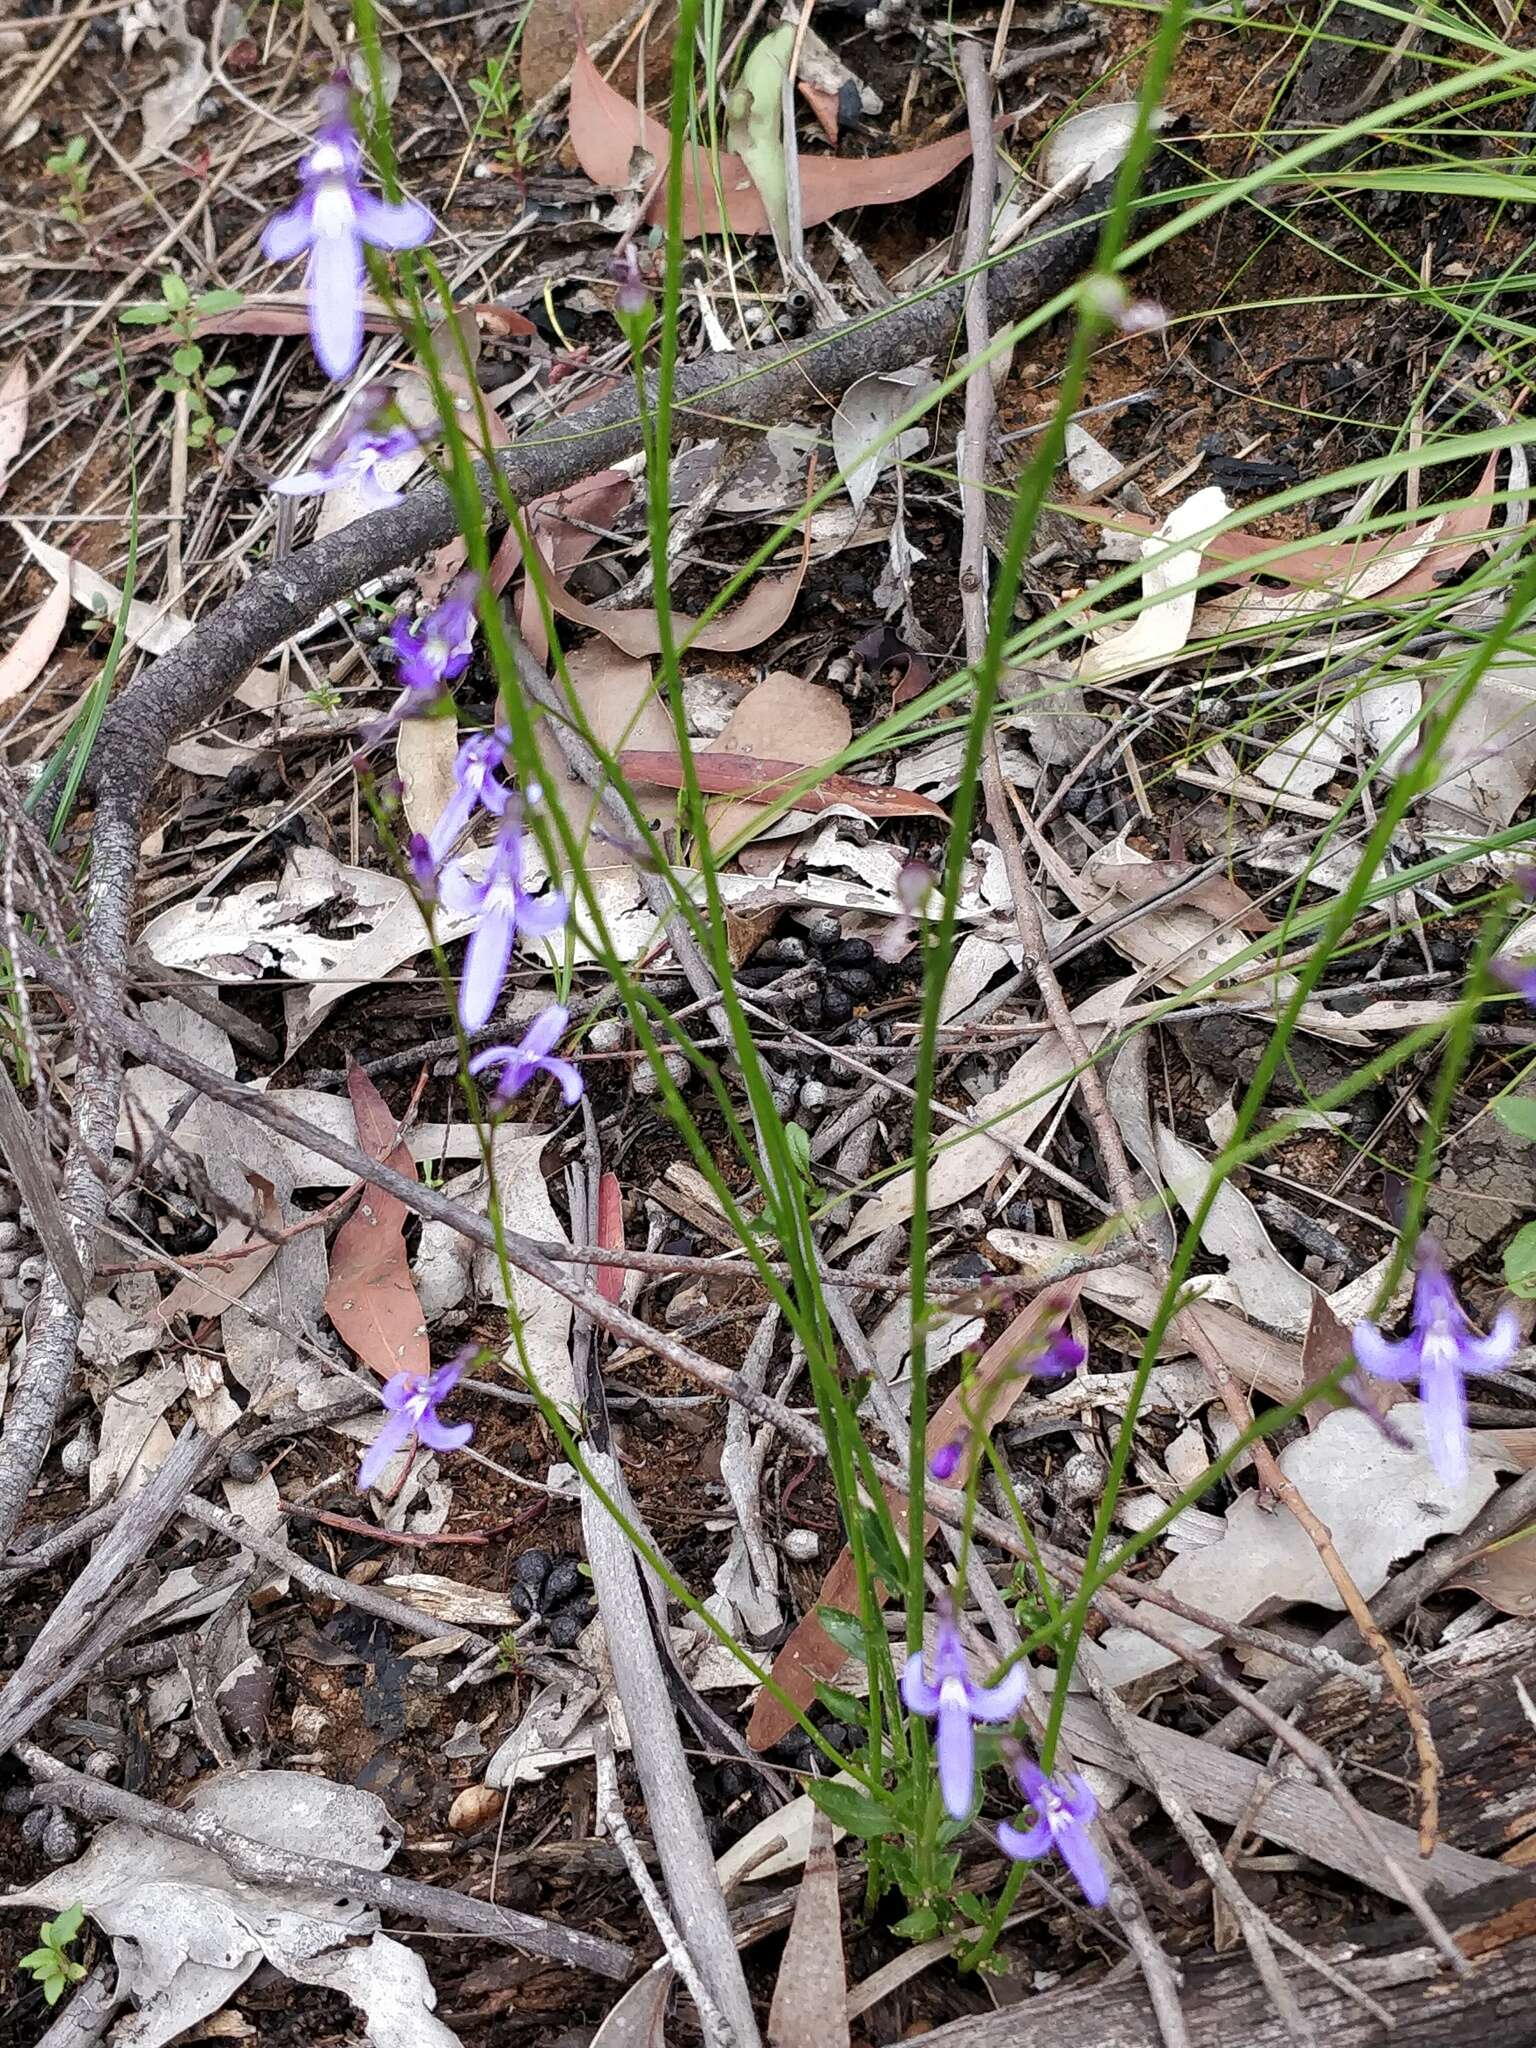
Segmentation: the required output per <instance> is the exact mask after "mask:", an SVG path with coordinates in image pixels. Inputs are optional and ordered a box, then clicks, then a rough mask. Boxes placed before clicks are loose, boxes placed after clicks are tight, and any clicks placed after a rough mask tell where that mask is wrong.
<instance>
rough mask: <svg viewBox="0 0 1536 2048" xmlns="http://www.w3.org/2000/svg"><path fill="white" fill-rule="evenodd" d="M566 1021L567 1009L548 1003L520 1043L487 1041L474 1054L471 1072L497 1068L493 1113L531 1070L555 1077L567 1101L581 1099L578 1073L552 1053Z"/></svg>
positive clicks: (520, 1086)
mask: <svg viewBox="0 0 1536 2048" xmlns="http://www.w3.org/2000/svg"><path fill="white" fill-rule="evenodd" d="M570 1021H571V1013H570V1011H569V1010H566V1009H562V1008H561V1006H560V1004H559V1003H551V1004H550V1006H549V1008H548V1009H547V1010H541V1011H540V1012H539V1014H538V1016H537V1017H535V1018H534V1020H533V1022H532V1023H531V1024H530V1025H529V1026H528V1029H527V1031H526V1032H525V1033H524V1034H523V1038H522V1042H521V1044H519V1045H488V1046H487V1047H486V1048H485V1051H484V1052H477V1053H476V1054H475V1056H474V1058H473V1059H472V1060H471V1061H470V1063H469V1071H470V1072H471V1073H472V1074H476V1075H478V1074H483V1073H484V1072H485V1071H486V1069H487V1068H488V1067H500V1069H501V1079H500V1080H499V1081H498V1082H497V1083H496V1089H495V1093H494V1094H493V1095H492V1096H491V1110H492V1113H493V1114H494V1113H495V1112H496V1111H497V1110H501V1109H505V1108H506V1106H507V1104H508V1103H509V1102H510V1101H511V1100H512V1098H513V1096H514V1095H516V1094H518V1093H519V1092H520V1091H521V1090H522V1089H524V1088H526V1087H527V1085H528V1083H529V1082H530V1081H531V1080H532V1079H533V1077H534V1075H535V1074H548V1075H549V1077H550V1079H551V1080H554V1081H558V1082H559V1083H560V1093H561V1094H562V1095H563V1096H564V1097H565V1099H566V1102H567V1104H569V1103H572V1102H577V1101H579V1100H580V1099H581V1087H582V1082H581V1076H580V1074H578V1073H577V1071H576V1069H575V1068H574V1067H573V1066H572V1065H571V1063H570V1061H569V1060H562V1059H557V1058H556V1057H555V1054H554V1048H555V1046H557V1045H558V1044H559V1043H560V1040H561V1039H562V1038H563V1037H564V1036H565V1028H566V1026H567V1025H568V1024H569V1023H570Z"/></svg>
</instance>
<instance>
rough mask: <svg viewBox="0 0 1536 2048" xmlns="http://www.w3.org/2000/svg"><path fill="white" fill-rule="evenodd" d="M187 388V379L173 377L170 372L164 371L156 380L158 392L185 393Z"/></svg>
mask: <svg viewBox="0 0 1536 2048" xmlns="http://www.w3.org/2000/svg"><path fill="white" fill-rule="evenodd" d="M186 388H187V380H186V378H185V377H173V376H172V375H171V374H170V372H169V371H168V370H163V371H162V372H161V373H160V375H159V376H158V377H157V378H156V379H155V389H156V390H157V391H185V390H186Z"/></svg>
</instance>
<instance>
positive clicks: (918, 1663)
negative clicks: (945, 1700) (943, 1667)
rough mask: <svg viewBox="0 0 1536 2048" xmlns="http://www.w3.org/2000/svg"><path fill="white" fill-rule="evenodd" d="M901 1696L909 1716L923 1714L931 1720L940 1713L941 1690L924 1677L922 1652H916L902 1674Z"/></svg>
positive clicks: (909, 1659) (907, 1662) (908, 1660)
mask: <svg viewBox="0 0 1536 2048" xmlns="http://www.w3.org/2000/svg"><path fill="white" fill-rule="evenodd" d="M901 1696H902V1699H903V1700H904V1701H905V1702H906V1707H907V1712H908V1713H909V1714H922V1715H924V1716H926V1717H927V1718H928V1719H929V1720H931V1719H932V1718H933V1716H934V1715H935V1714H936V1713H937V1712H938V1711H939V1688H938V1687H937V1686H936V1685H932V1684H930V1683H929V1681H928V1679H927V1678H925V1677H924V1675H923V1653H922V1651H921V1650H914V1651H913V1652H912V1655H911V1656H910V1657H909V1658H908V1659H907V1661H906V1665H905V1667H904V1669H903V1671H902V1674H901Z"/></svg>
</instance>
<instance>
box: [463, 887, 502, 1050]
mask: <svg viewBox="0 0 1536 2048" xmlns="http://www.w3.org/2000/svg"><path fill="white" fill-rule="evenodd" d="M511 958H512V919H511V918H510V917H509V916H508V914H507V913H506V911H504V910H497V909H490V910H487V911H486V912H485V914H484V915H483V916H482V918H481V919H480V922H479V924H477V925H476V926H475V929H474V930H473V932H471V933H470V937H469V946H468V949H467V950H466V952H465V954H464V978H463V980H462V981H461V982H460V984H459V1022H460V1023H461V1024H462V1025H463V1026H464V1029H465V1030H466V1031H478V1030H479V1029H480V1027H481V1026H482V1025H483V1024H488V1023H489V1022H490V1020H491V1016H492V1014H493V1013H494V1011H495V1008H496V1003H497V999H498V997H499V996H500V995H501V988H502V983H503V982H504V981H505V980H506V978H507V966H508V963H509V962H510V961H511Z"/></svg>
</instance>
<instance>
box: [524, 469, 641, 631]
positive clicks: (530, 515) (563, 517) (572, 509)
mask: <svg viewBox="0 0 1536 2048" xmlns="http://www.w3.org/2000/svg"><path fill="white" fill-rule="evenodd" d="M634 489H635V483H634V478H633V477H629V476H626V475H625V474H624V472H623V470H621V469H600V470H599V471H598V472H597V474H596V475H595V476H588V477H583V478H582V480H581V482H580V483H577V484H572V485H571V486H570V488H569V489H568V490H564V491H552V492H550V494H549V495H548V497H544V498H536V499H535V500H534V502H533V503H532V504H531V505H530V506H529V507H528V512H527V523H528V529H529V531H530V532H531V533H532V534H533V536H534V539H535V541H536V542H537V544H538V549H539V557H540V560H541V561H542V562H543V563H544V564H545V565H546V576H545V581H546V583H549V582H554V581H558V582H559V583H560V587H561V589H562V590H564V587H565V583H564V579H565V578H566V577H567V576H568V575H569V574H570V573H571V571H572V570H573V569H574V568H575V567H576V565H577V563H578V562H584V561H585V560H586V558H587V556H588V555H590V554H591V552H592V550H593V549H594V548H595V547H596V546H597V543H598V538H599V537H598V535H597V534H595V533H592V532H589V531H588V530H587V529H588V528H590V527H594V526H612V524H613V522H614V519H615V518H616V516H617V515H618V514H619V513H620V512H621V511H622V510H623V509H624V507H625V506H626V505H627V504H628V503H629V501H630V498H631V497H632V496H633V495H634ZM577 519H579V520H581V521H582V522H583V524H582V525H580V526H575V525H573V524H572V521H573V520H577ZM507 538H508V541H515V539H516V536H515V535H514V534H511V533H509V534H508V536H507ZM550 570H552V571H553V575H550V574H549V573H548V571H550ZM573 601H574V600H573ZM551 604H552V605H553V599H551ZM554 608H555V609H558V606H555V607H554ZM605 616H606V614H605ZM517 617H518V624H519V626H520V627H521V628H522V634H523V638H524V639H525V640H526V641H527V642H528V645H529V646H530V647H531V648H532V649H533V653H534V657H535V659H536V660H538V661H540V662H542V661H543V660H544V659H545V658H546V657H547V655H548V653H549V636H548V634H547V633H546V632H545V631H544V607H543V606H542V605H541V604H540V603H539V600H538V593H537V592H536V591H535V589H534V586H533V579H532V577H526V578H524V581H523V586H522V592H521V594H520V596H519V598H518V613H517Z"/></svg>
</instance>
